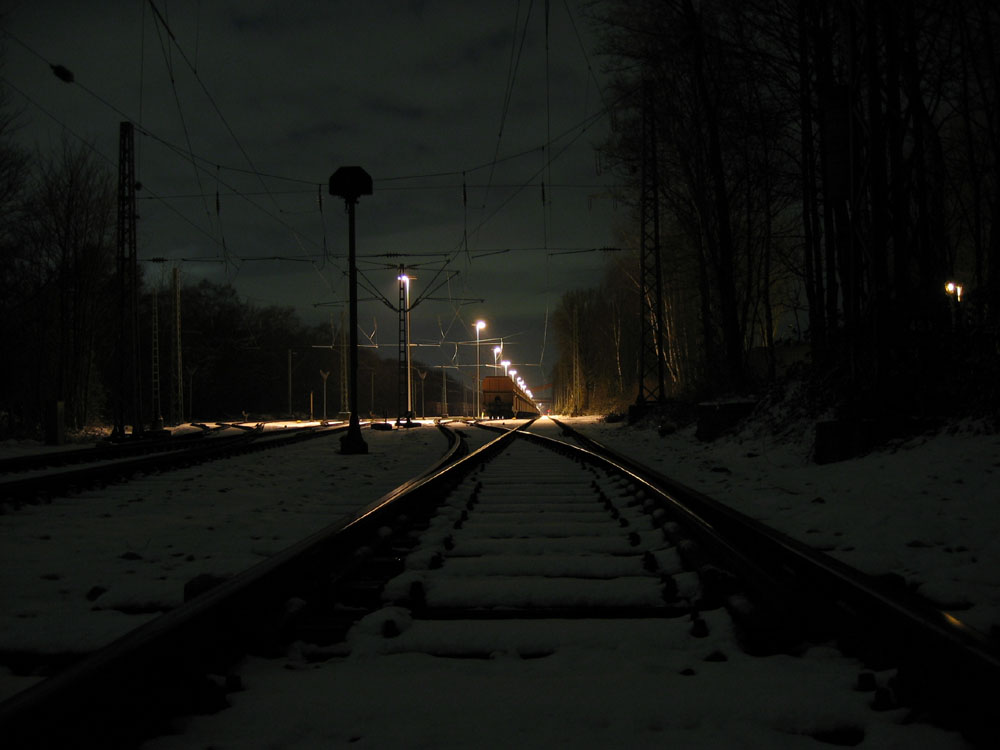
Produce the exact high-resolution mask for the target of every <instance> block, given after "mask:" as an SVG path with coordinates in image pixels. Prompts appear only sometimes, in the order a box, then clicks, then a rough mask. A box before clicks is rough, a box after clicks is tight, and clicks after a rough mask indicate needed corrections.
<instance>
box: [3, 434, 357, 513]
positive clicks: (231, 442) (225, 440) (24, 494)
mask: <svg viewBox="0 0 1000 750" xmlns="http://www.w3.org/2000/svg"><path fill="white" fill-rule="evenodd" d="M344 429H346V427H325V428H316V427H302V428H293V430H289V431H282V432H274V433H266V432H264V431H263V430H262V429H260V428H258V429H254V430H250V431H246V432H242V433H239V434H237V435H233V436H226V437H215V438H211V439H203V440H200V441H196V442H192V443H186V444H184V445H182V446H175V447H173V449H171V450H165V451H163V452H159V453H153V454H151V455H142V456H138V457H133V458H121V459H119V458H116V457H114V456H99V457H97V460H99V461H103V463H100V464H96V465H90V466H84V467H80V468H76V469H69V470H65V471H52V472H48V473H45V474H38V475H33V476H29V477H20V478H15V479H8V480H6V481H0V507H2V506H3V505H18V504H25V503H35V502H42V501H45V500H48V499H51V498H52V497H58V496H60V495H62V494H65V493H67V492H71V491H73V490H75V489H78V488H83V487H91V486H94V485H100V484H105V483H109V482H112V481H115V480H116V479H118V478H121V477H127V476H133V475H135V474H144V473H151V472H158V471H170V470H173V469H177V468H180V467H184V466H190V465H192V464H195V463H201V462H204V461H213V460H216V459H219V458H225V457H228V456H235V455H240V454H242V453H246V452H250V451H255V450H264V449H268V448H273V447H279V446H282V445H290V444H293V443H296V442H299V441H302V440H310V439H313V438H318V437H324V436H326V435H333V434H335V433H337V432H340V431H342V430H344Z"/></svg>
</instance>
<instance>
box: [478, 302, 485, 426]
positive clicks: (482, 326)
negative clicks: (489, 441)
mask: <svg viewBox="0 0 1000 750" xmlns="http://www.w3.org/2000/svg"><path fill="white" fill-rule="evenodd" d="M484 328H486V321H483V320H477V321H476V416H475V418H476V419H479V417H480V416H481V415H480V413H479V392H480V391H481V390H482V388H481V386H480V381H479V332H480V331H481V330H483V329H484Z"/></svg>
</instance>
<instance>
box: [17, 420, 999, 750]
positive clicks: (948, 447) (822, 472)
mask: <svg viewBox="0 0 1000 750" xmlns="http://www.w3.org/2000/svg"><path fill="white" fill-rule="evenodd" d="M570 421H571V422H572V423H574V424H575V425H576V426H578V427H581V428H582V429H584V431H586V432H588V434H590V435H592V436H593V437H594V438H596V439H597V440H599V441H601V442H603V443H605V444H607V445H609V446H610V447H618V448H621V449H622V450H623V451H626V452H628V453H629V454H630V455H632V456H635V457H637V458H639V459H640V460H643V461H644V462H645V463H648V464H649V465H651V466H653V467H655V468H657V469H658V470H660V471H661V472H662V473H665V474H669V475H670V476H672V477H675V478H676V479H678V480H679V481H681V482H683V483H685V484H688V485H690V486H692V487H695V488H697V489H700V490H701V491H703V492H705V493H706V494H708V495H711V496H713V497H716V498H717V499H719V500H722V501H725V502H728V503H731V504H733V505H734V506H736V507H738V508H739V509H741V510H743V511H744V512H746V513H748V514H749V515H752V516H754V517H756V518H759V519H761V520H764V521H767V522H768V523H771V524H773V525H774V526H775V527H777V528H779V529H781V530H783V531H785V532H787V533H789V534H791V535H793V536H796V537H798V538H800V539H802V540H804V541H806V542H808V543H810V544H813V545H814V546H817V547H819V548H821V549H825V550H828V551H830V552H831V554H834V555H836V556H837V557H839V558H841V559H843V560H845V561H846V562H848V563H850V564H853V565H855V566H857V567H859V568H861V569H862V570H867V571H870V572H873V573H885V572H893V573H897V574H899V575H902V576H903V577H905V578H906V579H907V580H909V581H911V582H912V583H914V584H915V585H916V584H919V587H920V589H919V590H920V591H921V592H923V593H925V594H927V595H929V596H933V597H934V598H936V599H938V600H939V601H941V602H942V603H944V604H947V605H948V606H949V607H950V608H951V610H950V611H952V612H953V614H955V615H956V616H958V617H960V618H962V619H965V620H967V621H968V622H969V623H970V624H972V625H974V626H975V627H977V628H980V629H982V630H985V631H989V630H990V629H991V628H992V627H994V626H995V625H996V624H997V623H1000V552H998V550H997V548H996V544H995V541H994V540H995V539H996V538H997V531H998V530H1000V529H998V526H1000V512H998V511H997V507H998V506H997V502H998V500H1000V489H998V488H997V486H996V482H995V476H994V475H995V474H996V472H997V471H998V470H1000V437H998V436H997V435H995V434H987V433H985V432H983V431H982V430H979V429H977V428H976V426H975V425H964V426H960V427H959V428H957V429H955V430H953V431H949V432H943V433H941V434H936V435H926V436H923V437H921V438H919V439H916V440H912V441H908V442H905V443H899V444H895V445H892V446H890V447H888V448H886V449H884V450H880V451H878V452H876V453H874V454H872V455H870V456H867V457H865V458H861V459H857V460H852V461H845V462H842V463H838V464H830V465H826V466H816V465H813V464H811V463H810V462H809V450H810V447H811V445H810V444H809V437H808V435H807V433H802V434H801V435H800V436H799V439H793V440H788V439H787V438H786V439H785V440H783V441H775V440H773V439H771V438H765V437H762V435H764V433H763V432H762V431H760V430H752V429H748V430H746V431H744V432H743V433H741V434H739V435H736V436H734V437H728V438H721V439H719V440H717V441H715V442H713V443H699V442H698V441H697V440H696V439H695V438H694V436H693V428H692V429H688V430H681V431H679V432H676V433H674V434H671V435H667V436H665V437H661V436H660V435H659V434H658V432H657V431H656V430H654V429H640V428H635V427H628V426H626V425H624V424H604V423H602V422H600V421H599V420H597V419H589V418H581V419H574V420H570ZM539 429H540V430H552V428H551V427H550V426H546V422H545V421H544V420H543V421H542V422H540V423H539ZM470 432H471V433H472V435H473V438H472V439H473V440H474V441H477V442H478V443H482V442H484V441H485V439H486V438H485V437H481V436H479V435H480V433H478V432H475V431H471V430H470ZM364 434H365V438H366V440H367V441H368V442H369V446H370V447H371V452H370V454H369V455H368V456H365V457H360V456H350V457H349V456H340V455H339V454H338V453H337V452H336V447H337V446H336V445H335V443H334V442H332V441H336V438H330V439H327V440H326V441H324V440H319V441H310V442H306V443H302V444H301V445H300V446H297V447H295V448H290V449H282V450H281V451H276V452H274V453H273V454H268V453H265V454H256V455H254V456H249V457H244V458H239V459H229V460H227V461H223V462H217V463H214V464H206V465H203V466H199V467H194V468H192V469H189V470H186V471H185V472H176V473H171V474H169V475H164V476H162V477H148V478H146V479H142V480H138V481H134V482H129V483H127V484H123V485H120V486H117V487H110V488H106V489H103V490H96V491H92V492H88V493H83V494H81V495H80V496H78V497H74V498H69V499H65V500H57V501H54V502H53V503H52V504H51V505H44V506H33V507H27V508H23V509H21V510H18V511H16V512H11V513H8V514H6V515H2V516H0V650H3V649H7V648H13V647H37V648H39V649H40V650H43V651H46V652H47V651H51V650H59V649H62V648H66V649H73V648H77V649H82V648H89V647H91V646H93V645H96V644H97V643H100V642H103V641H104V640H106V639H107V638H108V637H112V636H113V635H115V634H117V633H119V632H121V631H122V629H123V628H125V629H127V628H128V627H134V626H135V625H137V624H139V623H140V622H141V621H143V619H148V618H149V617H152V616H154V615H149V614H146V615H126V614H122V613H121V612H120V611H118V609H130V608H131V609H134V608H136V605H145V604H155V603H163V604H165V605H170V604H174V603H176V602H177V601H179V599H180V593H181V590H182V587H183V583H184V582H185V581H187V580H189V579H190V578H192V577H194V576H195V575H197V574H199V573H203V572H211V573H226V572H232V571H234V570H237V569H240V568H241V567H246V566H248V565H250V564H252V563H253V562H254V561H257V560H260V559H261V558H262V557H265V556H267V555H268V554H271V553H272V552H274V551H276V550H277V549H280V548H281V547H283V546H286V545H288V544H290V543H291V542H293V541H295V540H296V539H298V538H300V537H301V536H304V535H305V534H306V533H308V532H310V531H313V530H315V529H316V528H317V527H318V526H322V525H324V524H326V523H329V522H331V521H334V520H337V519H338V518H340V517H342V516H343V515H344V514H345V513H347V512H350V511H351V510H352V509H353V508H354V507H356V504H357V503H358V502H359V501H363V502H366V501H369V500H372V499H375V498H376V497H378V496H380V495H381V494H383V493H384V492H385V491H387V490H388V489H390V488H391V487H393V486H395V485H396V484H398V483H399V482H400V481H402V480H403V479H404V478H406V477H408V476H410V475H412V474H414V473H416V472H417V471H418V470H420V469H423V468H426V466H428V465H429V464H430V463H431V461H432V459H433V457H434V456H435V455H436V454H437V453H439V452H440V450H442V449H443V438H442V437H441V436H440V435H439V433H438V432H437V431H436V430H431V429H423V428H421V429H416V430H407V431H393V432H391V433H378V432H373V431H368V430H366V431H365V433H364ZM100 589H103V591H100ZM138 608H140V609H142V608H144V607H141V606H140V607H138ZM705 616H706V620H707V621H708V624H709V631H710V636H709V638H707V639H693V638H692V637H691V636H690V633H689V627H688V624H687V623H682V622H676V621H656V622H652V623H640V624H637V625H628V626H624V625H622V624H618V625H610V626H609V625H607V624H605V625H603V626H600V627H597V626H590V627H585V628H582V629H581V630H580V631H579V632H576V631H572V630H569V629H570V628H572V627H575V626H573V625H571V624H570V625H565V624H564V625H560V626H559V632H558V635H559V639H558V640H559V642H560V643H562V644H564V645H563V647H561V648H560V649H559V650H558V651H557V652H556V653H554V654H552V655H551V656H548V657H545V658H541V659H521V658H518V657H517V655H516V652H511V651H510V650H505V649H503V648H499V649H498V650H497V652H496V654H495V658H492V659H489V660H482V659H461V660H453V659H442V658H435V657H431V656H426V655H422V654H418V653H389V651H390V646H389V644H388V643H387V641H386V639H384V638H383V637H382V635H381V632H382V631H381V621H382V620H384V619H385V618H386V617H394V618H397V619H405V612H398V611H395V610H392V609H389V610H386V611H382V612H378V613H375V614H373V615H372V616H370V617H369V618H368V619H367V620H365V621H362V623H361V624H359V626H358V627H357V628H356V630H355V631H354V632H353V633H352V635H351V641H350V646H351V654H350V656H347V657H340V658H336V659H332V660H330V661H327V662H323V663H319V664H313V663H310V662H309V661H308V660H306V659H304V658H302V655H301V654H299V653H297V652H296V651H295V650H294V649H293V651H292V652H291V653H290V654H289V655H288V657H287V658H285V659H279V660H263V659H249V660H247V662H246V663H245V664H244V665H243V667H242V669H241V672H240V673H241V676H242V678H243V680H244V683H245V684H246V686H247V689H246V690H245V691H243V692H239V693H234V694H232V695H231V696H230V699H231V701H232V703H233V706H232V707H231V708H230V709H228V710H226V711H223V712H221V713H220V714H217V715H215V716H209V717H193V718H190V719H185V720H183V722H182V727H183V728H184V729H185V734H184V735H178V736H165V737H162V738H157V739H155V740H153V741H151V742H149V743H147V745H148V747H149V748H155V749H157V750H164V749H166V748H188V747H192V746H196V747H208V746H212V747H219V748H222V747H234V748H257V747H260V748H263V747H282V748H314V747H315V748H321V747H323V748H326V747H339V746H348V745H349V746H351V747H386V746H401V747H428V748H431V747H434V748H440V747H456V748H457V747H505V748H506V747H511V746H519V747H569V746H575V747H653V746H656V747H663V746H669V745H673V746H676V747H684V748H709V747H711V748H720V747H728V748H773V747H781V748H786V747H787V748H798V747H802V748H808V747H815V746H816V745H817V743H816V741H815V740H814V739H813V738H812V737H810V736H809V735H810V734H816V733H818V732H823V731H832V730H843V729H845V728H853V729H856V730H860V731H861V732H863V734H864V740H863V742H862V744H861V745H860V746H862V747H878V748H894V747H898V748H904V747H906V748H909V747H915V746H921V747H922V748H924V749H925V750H926V749H928V748H938V747H941V748H946V747H947V748H952V747H955V748H957V747H964V744H963V742H962V740H961V738H960V737H958V736H957V735H955V734H954V733H949V732H944V731H941V730H938V729H935V728H932V727H926V726H923V725H910V724H905V723H904V721H905V718H906V714H905V712H902V711H889V712H876V711H873V710H871V709H870V708H869V703H870V701H871V694H870V693H861V692H853V691H851V689H850V688H851V686H852V685H853V684H854V683H855V681H856V679H857V675H858V673H859V672H860V671H861V669H862V666H861V665H860V664H856V663H853V662H851V661H849V660H845V659H843V658H841V657H840V656H839V654H836V653H835V652H833V651H832V650H831V649H828V648H825V647H816V648H813V649H811V650H810V651H809V652H808V653H807V655H806V656H804V657H802V658H793V657H789V656H778V657H768V658H767V659H766V660H762V659H758V658H752V657H747V656H746V655H744V654H742V653H741V652H740V651H739V649H738V648H737V647H736V646H735V643H734V641H733V638H732V634H731V633H729V632H728V628H727V626H726V618H725V617H724V616H723V615H722V614H721V613H712V612H709V613H705ZM546 627H548V628H549V630H548V631H546ZM552 627H553V625H552V624H548V625H546V624H545V623H529V624H526V625H521V626H519V631H518V632H517V633H497V634H495V636H489V635H484V634H483V633H482V632H479V631H477V633H476V634H475V635H474V634H472V633H471V632H468V631H466V632H462V631H459V632H454V633H452V634H451V635H450V636H449V637H450V638H452V639H454V640H460V639H463V638H472V637H477V638H483V637H495V638H497V639H498V642H501V643H503V642H505V640H504V639H508V641H509V640H510V639H514V640H517V641H518V642H520V643H524V642H527V643H529V644H530V643H533V642H537V643H547V642H551V641H552V640H553V637H554V634H553V632H552V630H551V628H552ZM601 628H603V631H602V630H601ZM422 632H423V631H421V630H420V626H419V624H416V625H414V626H413V628H412V630H410V631H407V633H406V636H407V637H408V638H412V639H414V640H415V641H416V642H419V640H420V638H421V637H422V636H421V633H422ZM438 637H440V633H439V634H438ZM565 644H568V645H565ZM720 655H723V656H724V659H720V658H719V657H720ZM762 666H763V667H764V668H762ZM887 678H888V675H879V676H878V679H879V681H880V683H883V684H884V681H885V680H886V679H887ZM25 685H26V680H25V678H13V677H9V678H8V681H7V683H6V685H4V684H0V690H2V689H6V690H7V691H8V692H10V690H12V689H21V688H23V687H24V686H25Z"/></svg>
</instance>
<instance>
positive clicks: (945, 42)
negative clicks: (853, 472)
mask: <svg viewBox="0 0 1000 750" xmlns="http://www.w3.org/2000/svg"><path fill="white" fill-rule="evenodd" d="M589 10H590V14H591V17H592V19H593V21H594V22H595V23H596V24H597V27H598V29H599V31H600V35H601V39H602V53H603V55H604V60H605V61H606V69H607V71H608V72H609V73H610V74H611V79H612V84H611V87H610V89H609V90H608V91H607V92H606V94H605V98H606V101H607V102H613V103H614V105H613V107H612V108H611V113H612V117H613V128H612V133H611V136H610V137H609V138H608V140H607V141H606V142H605V143H603V144H601V145H600V146H599V149H598V150H599V156H600V159H601V161H602V163H603V164H605V165H606V167H607V168H608V169H609V170H612V171H613V172H614V173H615V174H616V175H617V177H618V178H619V182H620V183H622V184H624V185H626V186H627V188H625V190H624V192H623V194H622V195H621V196H619V197H620V199H621V200H622V201H624V202H625V203H627V204H628V205H631V206H633V207H636V221H635V222H634V224H635V225H636V228H635V229H634V230H630V231H626V232H624V233H623V234H624V236H623V237H622V244H623V247H626V248H631V250H632V252H631V253H629V254H627V255H626V256H624V257H622V258H619V259H616V260H615V261H614V262H613V263H610V264H609V265H608V269H607V272H606V274H605V276H604V278H603V279H602V281H601V283H600V285H599V286H597V287H595V288H593V289H589V290H579V291H577V292H574V293H572V294H569V295H566V296H565V297H564V298H563V300H562V302H561V309H560V311H559V314H558V316H557V321H556V325H557V330H558V334H559V341H560V355H559V359H558V363H557V365H556V373H555V380H556V382H557V383H558V389H559V392H560V394H561V395H559V396H557V401H558V399H561V400H562V406H563V408H565V409H566V410H570V411H572V410H574V409H577V410H584V409H590V408H594V407H595V406H597V408H616V407H617V408H622V407H623V406H624V405H626V404H628V403H629V402H630V401H631V400H634V399H635V397H636V394H637V393H638V392H639V388H638V381H637V368H636V364H635V363H636V361H637V359H638V351H639V348H640V347H641V345H642V343H643V342H641V341H639V340H638V337H639V330H640V326H639V324H638V316H639V314H640V310H644V311H649V310H652V309H654V306H652V305H649V304H646V305H640V302H639V299H638V290H639V284H638V279H639V260H638V258H639V253H638V247H639V244H640V239H639V228H638V226H637V225H638V206H639V203H640V198H641V197H642V195H641V179H640V175H641V174H642V170H643V169H644V168H646V169H649V168H653V169H655V170H656V175H657V177H658V186H659V196H658V198H659V217H660V257H661V262H662V301H663V310H664V313H663V320H662V332H663V341H664V345H663V349H662V351H660V352H658V356H660V357H662V359H663V361H664V363H665V370H666V373H667V388H666V390H667V392H668V395H669V396H671V397H673V396H685V397H694V398H705V397H712V396H720V395H725V394H734V393H744V392H747V391H750V390H754V389H759V388H760V387H761V385H762V384H766V383H768V382H772V381H773V380H774V379H775V378H776V377H777V376H778V375H779V374H780V373H781V371H782V360H783V356H784V354H785V353H787V352H788V351H790V350H792V349H793V348H794V345H795V344H801V345H802V346H801V348H802V349H804V350H805V351H806V353H807V357H806V363H807V366H808V368H809V372H810V373H811V376H812V378H811V381H812V382H813V384H814V385H815V386H816V389H815V390H816V394H817V396H818V397H820V398H822V399H824V400H825V401H826V403H827V405H829V406H833V407H836V408H838V409H840V411H841V413H843V414H845V415H848V416H850V415H860V414H871V413H874V414H883V415H886V416H900V415H908V416H914V415H915V416H928V415H935V414H941V413H946V412H947V413H954V412H956V411H959V412H961V411H968V410H979V411H982V410H985V409H990V408H995V406H996V405H997V403H998V402H1000V393H998V388H997V383H998V382H1000V381H998V378H997V376H998V375H1000V367H998V361H1000V356H998V351H1000V348H998V344H1000V335H998V332H1000V222H998V221H997V219H998V218H1000V142H998V134H1000V122H998V119H1000V58H998V56H997V52H996V44H995V41H996V40H997V39H1000V8H998V6H996V4H995V3H992V2H989V1H988V0H950V1H949V2H947V3H944V2H939V1H937V0H832V1H830V2H818V1H817V0H710V1H707V2H706V1H705V0H702V1H701V2H695V0H638V1H636V0H628V1H626V0H596V1H595V2H593V3H591V4H590V6H589ZM644 92H645V93H644ZM644 118H645V122H646V123H650V122H652V123H654V125H655V132H656V135H657V149H656V153H655V158H651V157H649V156H647V157H646V160H645V163H644V162H643V141H644V136H643V132H644V130H643V123H644ZM647 129H648V128H647ZM647 143H648V141H647ZM647 153H648V149H647ZM949 283H951V284H953V286H950V287H948V286H946V285H948V284H949ZM647 314H648V312H647ZM581 332H586V334H585V335H584V334H582V333H581Z"/></svg>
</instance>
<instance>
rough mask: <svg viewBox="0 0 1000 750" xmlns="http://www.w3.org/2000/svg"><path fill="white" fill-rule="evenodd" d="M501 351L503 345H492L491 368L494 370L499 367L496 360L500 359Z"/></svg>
mask: <svg viewBox="0 0 1000 750" xmlns="http://www.w3.org/2000/svg"><path fill="white" fill-rule="evenodd" d="M502 351H503V347H502V346H494V347H493V369H494V370H499V369H500V365H499V364H498V362H497V360H498V359H500V352H502Z"/></svg>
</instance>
